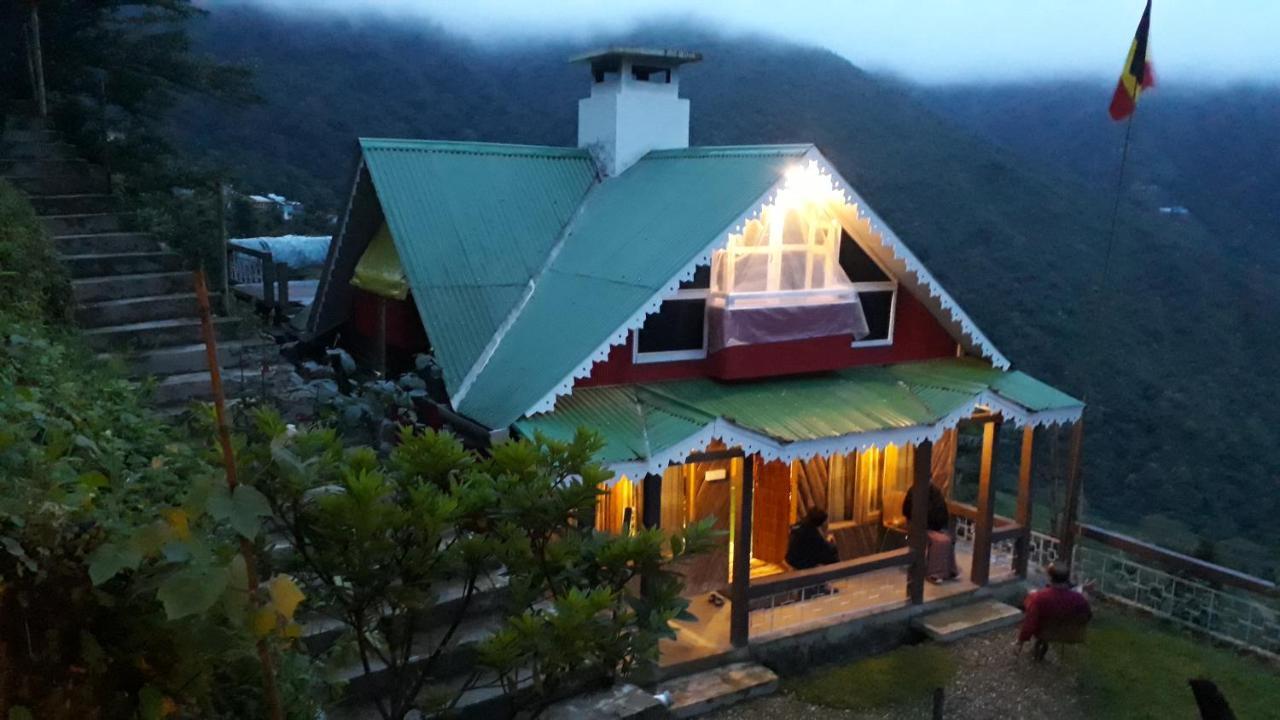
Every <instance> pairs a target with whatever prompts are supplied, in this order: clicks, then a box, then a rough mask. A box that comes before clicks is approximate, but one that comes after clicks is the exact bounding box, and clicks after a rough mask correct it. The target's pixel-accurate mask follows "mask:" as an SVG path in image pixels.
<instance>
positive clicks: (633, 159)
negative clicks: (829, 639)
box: [310, 48, 1083, 655]
mask: <svg viewBox="0 0 1280 720" xmlns="http://www.w3.org/2000/svg"><path fill="white" fill-rule="evenodd" d="M699 59H700V57H699V56H698V55H696V54H693V53H686V52H677V51H666V50H648V49H638V48H611V49H608V50H604V51H600V52H595V53H589V54H586V55H583V56H581V57H579V58H576V59H575V61H576V62H578V63H580V64H582V65H583V66H585V67H586V68H588V69H589V70H590V74H591V78H592V82H591V93H590V95H589V96H588V97H586V98H584V99H582V100H581V101H580V103H579V108H578V111H579V123H578V146H577V147H574V148H568V147H541V146H527V145H505V144H487V143H473V142H441V141H426V140H384V139H362V140H360V142H359V162H358V163H357V168H356V171H355V175H354V178H353V181H352V186H351V195H350V202H349V205H348V207H347V210H346V213H345V216H344V218H343V220H342V223H341V228H340V230H339V232H338V233H337V235H336V237H335V242H334V243H333V245H332V247H331V248H330V251H329V256H328V259H327V261H326V269H325V272H324V275H323V276H322V279H321V284H320V288H319V290H318V294H317V298H316V302H315V305H314V307H313V313H312V316H311V320H310V323H311V324H310V330H311V332H312V333H314V334H316V335H324V334H327V333H333V332H335V331H338V332H340V333H341V335H342V337H343V342H345V343H347V346H348V347H349V348H351V349H352V350H353V351H356V352H357V354H360V355H362V356H363V357H364V358H366V359H368V358H372V359H373V361H374V362H375V363H381V364H383V365H394V364H395V363H396V361H397V360H399V361H400V362H401V363H402V364H404V363H406V362H407V358H409V357H410V356H411V355H412V354H413V353H416V352H427V353H430V354H431V355H432V356H434V358H435V360H436V362H437V363H438V364H439V366H440V368H441V370H442V372H443V380H444V386H445V388H446V390H447V394H448V397H447V399H446V402H447V404H448V405H449V407H450V408H451V410H452V411H453V412H455V413H457V414H458V415H461V416H463V417H464V418H466V419H468V420H470V421H472V422H474V423H475V424H477V425H479V426H482V427H484V428H487V429H490V430H494V431H504V430H510V431H514V432H515V433H518V434H520V435H525V436H532V435H533V434H535V433H543V434H545V435H546V436H549V437H552V438H568V437H570V436H571V435H572V434H573V432H574V431H575V430H576V429H577V428H579V427H581V426H585V427H589V428H592V429H594V430H596V431H598V432H599V433H601V434H602V435H603V437H604V439H605V440H606V442H607V445H606V447H605V449H604V451H603V458H602V459H603V460H604V461H605V462H607V463H609V464H610V466H611V467H612V468H613V469H614V471H615V473H616V476H615V479H614V481H613V483H612V485H611V486H610V488H609V491H608V494H607V495H604V496H602V498H601V502H600V506H599V511H598V513H597V518H596V523H597V526H598V527H600V528H603V529H606V530H609V531H611V532H628V531H629V529H630V528H631V527H634V526H636V525H639V524H643V525H645V526H651V527H658V528H678V527H681V526H683V525H684V524H686V523H690V522H694V521H697V520H700V519H702V518H708V517H712V518H715V523H716V526H717V527H719V528H722V529H724V530H726V531H727V535H726V537H725V541H724V543H723V545H722V546H721V548H720V550H719V551H718V552H716V553H713V554H711V555H709V556H707V557H705V558H702V559H701V560H699V561H698V563H697V564H696V566H694V567H690V568H689V569H688V573H687V582H688V588H687V589H688V592H689V593H690V594H691V596H697V597H699V598H702V597H704V596H706V595H707V593H708V592H710V591H716V592H718V593H722V594H723V595H725V596H728V598H729V599H730V605H731V609H730V611H729V612H727V613H719V614H717V613H716V611H714V610H712V609H710V608H703V609H705V610H707V613H706V614H703V613H696V614H699V617H701V618H707V617H711V618H713V619H711V620H705V619H704V620H703V621H702V622H704V625H703V626H698V627H692V626H691V627H689V628H686V629H687V630H688V631H689V632H688V633H687V634H688V635H689V636H690V637H693V638H701V639H700V640H697V642H702V643H703V644H704V645H706V646H707V647H715V648H719V647H722V646H724V647H727V646H728V644H732V645H742V644H744V643H747V642H756V639H757V638H758V637H769V636H771V635H776V634H778V633H785V632H789V631H791V630H794V629H795V628H796V627H799V625H796V624H795V623H796V622H798V623H800V624H801V625H803V623H806V622H809V623H812V622H821V621H826V620H830V619H832V618H837V617H841V616H847V615H848V613H850V612H861V611H865V610H866V607H850V606H849V603H853V604H854V605H855V606H857V604H858V602H863V604H864V605H866V604H867V603H871V604H873V605H874V603H877V602H882V598H881V599H878V598H880V596H877V595H875V593H872V594H870V595H865V596H862V597H864V600H863V601H857V598H858V597H860V596H859V595H858V594H857V592H854V591H852V590H851V591H850V592H848V593H842V594H841V595H840V596H839V601H838V602H837V600H836V599H834V598H836V597H837V596H835V595H832V594H831V593H830V592H823V589H824V588H831V587H839V586H840V585H839V584H840V583H845V582H847V583H863V584H868V583H869V584H870V585H868V587H870V586H874V587H875V588H879V590H877V592H883V594H884V595H883V596H884V597H890V598H891V600H888V601H885V602H889V603H890V604H891V605H893V604H908V605H909V604H913V603H915V604H919V603H922V602H926V601H931V600H933V599H937V598H942V597H945V596H947V595H948V594H951V593H957V592H967V591H970V590H972V589H974V588H976V587H979V586H982V585H986V584H988V583H989V582H993V578H995V579H1002V578H1012V577H1017V576H1018V575H1023V574H1025V572H1026V568H1027V564H1028V557H1029V554H1030V553H1031V551H1032V549H1031V547H1030V541H1031V532H1030V527H1031V523H1030V520H1031V502H1030V497H1031V477H1032V474H1031V472H1030V461H1031V458H1032V443H1033V441H1034V437H1035V435H1036V428H1040V427H1043V426H1047V425H1054V424H1070V423H1075V424H1076V427H1077V428H1078V427H1079V421H1080V419H1081V415H1082V411H1083V404H1082V403H1081V402H1080V401H1078V400H1076V399H1074V398H1072V397H1070V396H1068V395H1066V394H1064V393H1062V392H1060V391H1058V390H1055V389H1054V388H1052V387H1049V386H1048V385H1045V384H1044V383H1042V382H1039V381H1037V380H1035V379H1034V378H1032V377H1030V376H1028V375H1026V374H1024V373H1022V372H1019V371H1016V370H1013V369H1011V367H1010V361H1009V360H1008V359H1007V358H1006V357H1005V356H1004V355H1003V354H1002V353H1001V352H1000V350H999V349H997V348H996V346H995V345H994V344H993V343H992V342H991V340H990V339H989V338H988V337H987V336H986V335H985V334H984V333H983V332H982V331H981V330H980V329H979V328H978V326H977V324H976V323H975V322H974V320H973V318H971V317H970V316H969V315H968V314H967V313H965V311H964V310H963V309H962V308H961V307H960V306H959V304H957V303H956V301H955V300H954V299H953V298H952V297H951V296H950V295H949V294H948V293H947V291H946V290H945V289H944V288H943V287H942V286H941V285H940V284H939V283H938V281H937V280H936V279H935V278H934V276H933V275H932V274H931V273H930V272H929V270H928V269H927V268H925V267H924V265H923V264H922V263H921V262H920V261H919V259H918V258H917V257H916V256H915V255H914V254H913V253H912V252H911V250H910V249H908V247H907V245H906V243H904V241H903V240H902V239H901V238H899V237H898V236H897V235H896V234H894V232H893V230H892V229H890V228H889V226H888V225H887V224H886V223H884V222H883V221H882V220H881V219H880V218H879V217H877V216H876V214H875V212H874V211H873V210H872V209H871V207H869V206H868V204H867V203H866V202H865V201H864V200H863V199H862V198H861V197H860V196H859V195H858V192H857V189H856V188H854V187H853V186H852V185H851V184H850V183H849V182H847V181H846V180H845V179H844V178H843V177H842V176H841V174H840V172H839V171H838V170H837V169H836V168H835V167H834V166H832V164H831V163H830V162H829V161H828V160H827V158H825V157H824V156H823V154H822V152H821V151H820V150H819V149H818V148H817V147H814V146H813V145H809V144H795V145H763V146H739V147H691V146H689V101H688V100H686V99H683V98H681V97H680V95H679V78H680V71H681V69H682V68H683V67H684V66H685V65H686V64H688V63H691V62H695V61H698V60H699ZM962 425H971V426H974V427H976V428H977V431H976V432H977V435H978V437H980V438H981V442H982V443H983V448H982V450H981V457H980V458H979V459H978V462H979V464H980V466H981V471H980V488H979V497H978V503H977V504H976V505H974V506H963V505H961V504H958V503H957V504H954V505H953V512H954V513H955V514H956V515H957V516H959V517H960V522H961V525H962V526H963V527H962V529H963V530H964V533H963V534H964V536H965V537H966V538H969V541H970V542H969V545H968V546H966V548H969V547H970V546H971V549H966V550H965V551H964V553H963V554H962V559H963V560H964V561H965V568H964V573H963V578H962V580H960V581H957V582H955V583H949V584H945V585H940V586H937V587H935V586H932V585H929V586H926V584H925V578H924V564H923V558H924V542H925V527H924V525H923V523H924V519H923V518H924V515H925V513H923V512H916V513H913V516H914V517H915V518H916V519H917V521H918V522H916V523H907V522H906V521H905V520H904V519H903V512H902V510H903V498H904V496H905V494H906V492H907V489H908V488H909V487H911V486H913V485H914V486H917V487H921V488H924V487H927V484H928V483H930V482H933V483H936V484H937V485H939V487H940V488H942V489H943V490H944V491H946V490H948V489H949V488H950V485H951V481H952V477H953V475H954V468H955V464H956V458H957V452H958V450H957V448H958V445H959V444H960V443H959V442H958V436H957V428H958V427H960V426H962ZM1002 427H1004V428H1006V429H1008V428H1011V427H1016V428H1019V429H1020V431H1021V437H1022V450H1023V452H1022V455H1021V466H1020V471H1019V479H1020V483H1019V500H1018V512H1017V517H1015V518H1006V519H997V518H995V516H994V509H993V508H994V505H993V502H994V500H993V488H992V474H993V469H992V468H993V466H994V465H995V463H996V462H997V460H996V449H997V447H998V444H997V442H996V440H997V437H998V433H999V431H1000V429H1001V428H1002ZM1006 431H1007V430H1006ZM1073 437H1075V438H1076V439H1077V440H1078V438H1079V433H1078V432H1077V433H1076V434H1075V435H1074V436H1073ZM1077 449H1078V446H1077ZM926 496H927V493H924V492H921V493H917V494H916V497H919V498H920V499H921V502H923V500H924V499H925V498H926ZM814 506H817V507H822V508H824V509H825V510H826V511H827V512H828V514H829V516H830V519H831V525H830V527H831V530H832V532H833V533H834V534H835V536H836V539H837V542H838V544H839V546H840V550H841V562H840V563H837V564H836V565H832V566H825V567H822V568H816V569H814V570H806V571H801V572H794V571H791V570H790V569H789V568H788V567H787V566H786V563H785V555H786V544H787V537H788V528H789V526H790V525H791V524H792V523H793V522H795V519H796V518H797V517H798V516H800V515H803V514H804V513H805V512H807V511H808V509H809V508H811V507H814ZM744 508H749V509H750V512H746V511H744ZM1009 545H1012V546H1013V552H1012V554H1011V555H1008V556H1006V555H1002V554H1001V552H1000V550H1001V548H1004V547H1006V546H1009ZM993 547H994V548H996V551H995V554H996V556H997V559H1000V558H1003V559H1004V560H1007V561H1008V562H1007V563H1006V565H1007V566H1005V567H998V565H999V563H993V561H992V556H993ZM898 566H908V567H909V568H910V572H908V573H907V574H906V578H907V579H906V582H905V583H904V581H903V573H902V572H901V567H898ZM850 587H852V586H850ZM797 599H802V600H804V602H801V603H799V605H802V606H805V607H807V608H818V607H825V605H823V603H828V604H831V608H830V611H829V612H827V611H817V612H808V611H806V612H804V613H800V614H799V617H800V618H801V619H800V620H796V621H795V622H793V621H791V620H786V619H784V615H785V612H784V611H787V609H788V608H794V607H795V606H796V603H795V601H796V600H797ZM855 601H856V602H855ZM700 602H701V600H700ZM717 604H718V603H717ZM895 606H896V605H895ZM876 607H880V605H877V606H876ZM842 613H843V614H844V615H842ZM792 615H795V613H792ZM715 617H718V618H719V619H718V620H717V619H714V618H715ZM683 636H684V635H682V637H683ZM707 638H713V639H711V640H708V639H707ZM671 650H672V652H673V653H674V654H677V655H678V654H679V652H678V648H673V649H671ZM664 652H666V651H665V650H664Z"/></svg>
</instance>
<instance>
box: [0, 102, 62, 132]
mask: <svg viewBox="0 0 1280 720" xmlns="http://www.w3.org/2000/svg"><path fill="white" fill-rule="evenodd" d="M27 102H29V103H30V106H26V105H21V106H20V105H19V103H17V102H14V103H10V104H9V114H8V115H7V116H6V117H5V119H4V131H5V132H6V133H9V132H13V131H15V130H23V131H34V130H48V129H49V128H50V127H52V124H51V123H50V122H49V118H44V117H40V115H39V114H37V109H36V107H35V103H34V102H31V101H27Z"/></svg>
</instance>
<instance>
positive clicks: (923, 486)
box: [907, 440, 933, 605]
mask: <svg viewBox="0 0 1280 720" xmlns="http://www.w3.org/2000/svg"><path fill="white" fill-rule="evenodd" d="M913 464H914V467H915V473H914V476H913V477H912V480H911V522H910V523H909V524H908V526H907V547H908V548H910V550H911V565H910V567H909V568H908V569H907V599H908V600H909V601H910V602H911V604H912V605H919V604H921V603H923V602H924V576H925V559H924V554H925V548H926V547H927V546H928V543H929V534H928V533H929V482H930V472H931V470H932V466H933V443H932V442H931V441H929V440H925V441H924V442H922V443H920V444H918V445H916V456H915V462H914V463H913Z"/></svg>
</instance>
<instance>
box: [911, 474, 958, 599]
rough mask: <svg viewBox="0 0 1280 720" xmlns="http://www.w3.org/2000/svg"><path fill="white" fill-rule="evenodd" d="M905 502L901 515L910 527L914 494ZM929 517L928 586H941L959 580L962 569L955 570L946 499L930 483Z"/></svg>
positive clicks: (926, 554)
mask: <svg viewBox="0 0 1280 720" xmlns="http://www.w3.org/2000/svg"><path fill="white" fill-rule="evenodd" d="M914 491H915V487H914V486H912V487H911V488H910V489H909V490H907V496H906V497H905V498H903V499H902V514H903V515H904V516H905V517H906V518H907V525H908V526H910V524H911V505H912V502H911V493H913V492H914ZM928 504H929V513H928V515H926V516H925V526H926V528H927V529H928V531H929V535H928V543H927V545H926V546H925V566H926V577H927V578H928V579H929V582H932V583H941V582H943V581H945V580H953V579H955V578H957V577H959V576H960V568H959V567H957V566H956V539H955V536H954V535H953V534H952V533H951V513H950V512H949V511H948V510H947V499H946V498H945V497H943V495H942V491H941V490H939V489H938V486H937V485H934V484H933V483H929V503H928Z"/></svg>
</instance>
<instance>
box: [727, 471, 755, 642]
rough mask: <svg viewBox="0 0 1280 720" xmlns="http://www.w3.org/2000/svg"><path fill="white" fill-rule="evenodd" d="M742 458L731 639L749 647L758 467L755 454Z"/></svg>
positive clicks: (731, 611) (734, 547)
mask: <svg viewBox="0 0 1280 720" xmlns="http://www.w3.org/2000/svg"><path fill="white" fill-rule="evenodd" d="M737 453H738V457H740V458H742V492H741V493H739V497H740V498H741V499H740V501H739V507H738V532H737V533H736V535H735V537H734V539H733V586H732V587H731V588H730V594H731V595H732V597H731V598H730V601H731V602H732V607H731V608H730V614H729V642H730V644H732V645H733V646H734V647H736V648H741V647H746V646H747V642H748V641H749V639H750V638H749V634H750V626H751V516H752V515H753V514H754V513H753V512H752V508H753V499H752V495H753V494H754V492H753V488H754V487H755V471H754V468H753V466H754V465H755V463H754V462H751V458H747V457H743V454H742V450H738V451H737Z"/></svg>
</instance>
